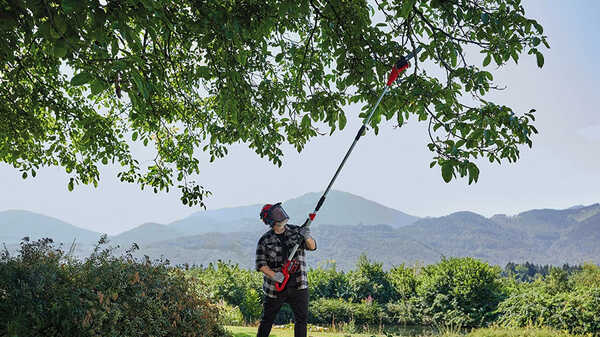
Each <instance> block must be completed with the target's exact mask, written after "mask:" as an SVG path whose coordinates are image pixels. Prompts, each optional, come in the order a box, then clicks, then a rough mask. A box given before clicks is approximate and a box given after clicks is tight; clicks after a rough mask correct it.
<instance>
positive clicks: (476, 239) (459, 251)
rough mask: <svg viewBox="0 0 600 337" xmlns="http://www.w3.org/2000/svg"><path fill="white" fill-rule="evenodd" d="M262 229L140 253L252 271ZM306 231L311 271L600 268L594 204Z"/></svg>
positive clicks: (598, 215)
mask: <svg viewBox="0 0 600 337" xmlns="http://www.w3.org/2000/svg"><path fill="white" fill-rule="evenodd" d="M263 231H264V230H263ZM263 231H255V232H237V233H229V234H222V233H211V234H201V235H196V236H190V237H186V238H185V239H177V240H168V241H162V242H157V243H154V244H150V245H148V246H147V247H146V249H144V250H142V251H141V252H140V253H143V254H148V255H150V256H155V257H158V256H160V255H164V256H166V257H168V258H169V259H170V260H171V262H173V263H175V264H178V263H189V264H206V263H207V262H210V261H216V260H218V259H221V260H231V261H233V262H236V263H239V264H240V265H241V266H244V267H248V268H252V266H253V263H254V249H255V245H256V241H257V240H258V238H259V237H260V235H261V234H262V232H263ZM313 232H314V233H313V234H314V237H315V238H316V239H317V245H318V250H317V251H316V252H311V253H309V258H308V264H309V266H312V267H315V266H317V265H318V264H319V263H325V262H327V261H331V260H334V261H335V262H336V264H337V266H338V267H339V268H341V269H350V268H352V267H353V266H354V265H355V263H356V260H357V259H358V257H359V256H360V254H362V253H366V254H367V255H368V256H369V257H371V258H372V259H374V260H377V261H381V262H383V263H384V265H385V267H386V268H389V267H391V266H393V265H398V264H401V263H409V264H413V263H425V264H427V263H433V262H436V261H438V260H439V259H440V258H442V256H446V257H450V256H472V257H476V258H479V259H482V260H485V261H488V262H490V263H492V264H497V265H502V266H503V265H505V264H506V263H508V262H510V261H515V262H524V261H530V262H535V263H540V264H554V265H562V264H563V263H572V264H575V263H583V262H588V261H589V262H595V263H600V245H599V244H598V243H599V242H600V207H599V205H597V204H595V205H591V206H585V207H578V208H571V209H567V210H533V211H527V212H523V213H520V214H518V215H516V216H505V215H496V216H494V217H492V218H486V217H483V216H481V215H479V214H477V213H473V212H456V213H452V214H450V215H447V216H443V217H435V218H423V219H419V220H417V221H416V222H415V223H414V224H412V225H408V226H403V227H398V228H396V227H392V226H389V225H371V226H366V225H344V226H340V225H326V224H323V225H316V226H314V227H313ZM169 252H172V254H170V253H169Z"/></svg>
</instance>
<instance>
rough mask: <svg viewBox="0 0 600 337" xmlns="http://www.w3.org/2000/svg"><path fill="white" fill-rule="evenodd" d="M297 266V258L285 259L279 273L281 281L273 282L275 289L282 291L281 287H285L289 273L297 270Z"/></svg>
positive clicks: (298, 265)
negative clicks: (281, 277) (281, 275)
mask: <svg viewBox="0 0 600 337" xmlns="http://www.w3.org/2000/svg"><path fill="white" fill-rule="evenodd" d="M298 267H300V263H299V262H298V260H296V259H294V260H287V261H286V262H285V264H284V265H283V268H281V273H282V274H283V282H281V283H277V282H275V290H277V291H283V289H285V285H286V284H287V283H288V281H289V280H290V275H291V274H293V273H295V272H296V271H298Z"/></svg>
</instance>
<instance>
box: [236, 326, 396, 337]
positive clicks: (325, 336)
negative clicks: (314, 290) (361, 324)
mask: <svg viewBox="0 0 600 337" xmlns="http://www.w3.org/2000/svg"><path fill="white" fill-rule="evenodd" d="M226 328H227V330H229V331H231V333H233V336H234V337H256V329H257V328H256V327H246V326H228V327H226ZM269 336H270V337H294V330H293V329H273V330H271V334H270V335H269ZM307 336H308V337H371V336H375V337H385V336H384V335H374V334H349V333H343V332H313V331H309V332H308V334H307Z"/></svg>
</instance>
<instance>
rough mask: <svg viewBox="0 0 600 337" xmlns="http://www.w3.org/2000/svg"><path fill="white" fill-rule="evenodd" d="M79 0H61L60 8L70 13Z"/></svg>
mask: <svg viewBox="0 0 600 337" xmlns="http://www.w3.org/2000/svg"><path fill="white" fill-rule="evenodd" d="M80 1H81V0H63V1H62V8H63V10H64V11H65V13H71V12H72V11H74V10H75V9H76V8H77V6H78V5H79V2H80Z"/></svg>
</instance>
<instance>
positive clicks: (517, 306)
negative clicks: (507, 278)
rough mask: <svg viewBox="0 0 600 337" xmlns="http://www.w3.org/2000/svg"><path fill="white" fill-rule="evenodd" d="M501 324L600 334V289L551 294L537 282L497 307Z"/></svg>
mask: <svg viewBox="0 0 600 337" xmlns="http://www.w3.org/2000/svg"><path fill="white" fill-rule="evenodd" d="M498 313H500V317H499V320H498V323H499V324H501V325H503V326H507V327H525V326H536V327H541V326H548V327H552V328H555V329H560V330H566V331H569V332H571V333H577V334H584V333H589V334H598V333H600V288H588V289H577V290H575V291H572V292H562V293H558V294H551V293H549V292H548V291H547V288H545V287H544V285H543V284H534V285H531V286H530V287H528V289H527V290H525V291H523V292H522V293H520V294H515V295H512V296H510V297H509V298H508V299H506V300H505V301H503V302H502V303H500V305H499V307H498Z"/></svg>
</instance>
